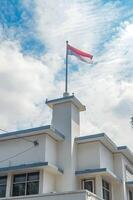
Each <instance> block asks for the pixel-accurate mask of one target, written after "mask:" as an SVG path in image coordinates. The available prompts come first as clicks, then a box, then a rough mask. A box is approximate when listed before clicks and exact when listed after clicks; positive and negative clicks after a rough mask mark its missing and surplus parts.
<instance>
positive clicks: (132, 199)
mask: <svg viewBox="0 0 133 200" xmlns="http://www.w3.org/2000/svg"><path fill="white" fill-rule="evenodd" d="M129 200H133V195H132V192H131V191H130V190H129Z"/></svg>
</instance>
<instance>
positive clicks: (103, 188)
mask: <svg viewBox="0 0 133 200" xmlns="http://www.w3.org/2000/svg"><path fill="white" fill-rule="evenodd" d="M103 182H105V183H107V184H108V185H109V189H108V188H106V187H104V186H103ZM103 190H105V191H106V192H108V193H109V200H112V189H111V184H110V183H109V182H108V181H106V180H105V179H102V192H103ZM103 199H104V197H103ZM105 200H106V199H105Z"/></svg>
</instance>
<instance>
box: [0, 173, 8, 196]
mask: <svg viewBox="0 0 133 200" xmlns="http://www.w3.org/2000/svg"><path fill="white" fill-rule="evenodd" d="M0 177H5V178H6V183H3V184H1V183H0V186H5V196H4V197H0V199H1V198H5V197H6V191H7V175H2V176H0Z"/></svg>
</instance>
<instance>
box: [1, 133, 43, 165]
mask: <svg viewBox="0 0 133 200" xmlns="http://www.w3.org/2000/svg"><path fill="white" fill-rule="evenodd" d="M27 140H32V141H34V140H37V141H38V142H39V146H36V147H34V146H33V143H31V142H28V141H25V140H23V139H19V138H17V139H11V140H6V141H0V168H1V167H9V166H14V165H21V164H29V163H34V162H44V161H45V135H37V136H31V137H27ZM32 146H33V148H31V149H30V150H28V151H26V150H27V149H29V148H30V147H32ZM23 151H26V152H24V153H22V154H21V155H18V156H16V157H14V158H10V157H13V156H15V155H16V154H18V153H21V152H23ZM8 158H10V159H8ZM5 159H8V161H4V160H5Z"/></svg>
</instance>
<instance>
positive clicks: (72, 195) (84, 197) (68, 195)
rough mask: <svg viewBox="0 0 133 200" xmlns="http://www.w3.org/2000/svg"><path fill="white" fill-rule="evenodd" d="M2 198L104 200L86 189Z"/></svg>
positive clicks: (11, 199)
mask: <svg viewBox="0 0 133 200" xmlns="http://www.w3.org/2000/svg"><path fill="white" fill-rule="evenodd" d="M0 200H102V199H100V198H98V197H97V196H96V195H95V194H93V193H90V192H88V191H86V190H81V191H72V192H63V193H49V194H39V195H29V196H21V197H6V198H0Z"/></svg>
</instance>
